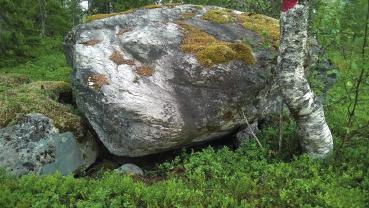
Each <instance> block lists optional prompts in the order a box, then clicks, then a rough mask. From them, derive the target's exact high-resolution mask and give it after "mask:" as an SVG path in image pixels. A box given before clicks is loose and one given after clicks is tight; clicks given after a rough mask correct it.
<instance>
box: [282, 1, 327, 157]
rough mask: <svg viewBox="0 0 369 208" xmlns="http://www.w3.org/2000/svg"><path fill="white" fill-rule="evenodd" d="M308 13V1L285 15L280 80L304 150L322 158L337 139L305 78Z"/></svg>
mask: <svg viewBox="0 0 369 208" xmlns="http://www.w3.org/2000/svg"><path fill="white" fill-rule="evenodd" d="M308 13H309V10H308V4H307V3H306V1H299V3H298V4H296V5H294V7H292V8H288V9H287V10H284V11H282V13H281V19H280V24H281V41H280V49H279V58H278V66H279V67H278V68H279V73H278V76H279V77H278V78H279V85H280V87H281V92H282V96H283V98H284V100H285V102H286V104H287V106H288V108H289V110H290V112H291V114H292V115H293V116H294V118H295V120H296V122H297V124H298V127H299V130H300V134H301V144H302V146H303V148H304V149H305V150H306V151H307V153H308V154H309V155H310V156H311V157H313V158H317V157H318V158H319V157H324V156H326V155H327V154H328V153H329V152H331V150H332V149H333V139H332V135H331V131H330V129H329V127H328V125H327V123H326V121H325V118H324V111H323V107H322V105H321V104H320V103H319V101H318V100H317V98H316V97H315V95H314V93H313V92H312V90H311V89H310V86H309V83H308V81H307V79H306V77H305V70H304V60H305V55H306V53H305V51H306V47H307V39H308V34H307V27H308Z"/></svg>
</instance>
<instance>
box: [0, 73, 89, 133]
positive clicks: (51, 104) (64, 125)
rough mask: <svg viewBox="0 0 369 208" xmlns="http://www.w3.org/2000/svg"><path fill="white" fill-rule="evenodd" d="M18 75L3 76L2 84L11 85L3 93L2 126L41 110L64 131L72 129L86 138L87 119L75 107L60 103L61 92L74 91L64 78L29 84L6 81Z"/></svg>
mask: <svg viewBox="0 0 369 208" xmlns="http://www.w3.org/2000/svg"><path fill="white" fill-rule="evenodd" d="M14 77H18V75H6V76H4V75H2V78H5V79H4V80H5V82H4V80H1V81H0V83H1V84H2V85H4V84H5V85H7V86H9V87H10V86H11V87H10V88H8V89H6V90H4V91H3V92H1V94H0V95H1V96H0V128H2V127H5V126H7V125H8V124H9V123H11V122H13V121H15V120H16V119H17V118H18V117H19V116H22V115H26V114H28V113H41V114H44V115H46V116H47V117H49V118H51V119H52V120H53V121H54V124H55V126H56V127H57V128H58V129H59V130H61V131H62V132H65V131H72V132H73V133H75V135H76V136H77V137H82V136H83V135H84V132H83V121H82V118H81V117H80V116H78V114H77V112H76V111H75V110H74V109H73V107H72V106H67V105H64V104H61V103H59V102H58V99H59V95H60V94H62V93H64V94H68V93H69V94H70V93H72V92H71V88H70V86H69V84H68V83H66V82H61V81H38V82H32V83H29V84H21V83H18V84H17V85H14V84H12V85H9V84H6V82H7V81H6V80H13V79H14Z"/></svg>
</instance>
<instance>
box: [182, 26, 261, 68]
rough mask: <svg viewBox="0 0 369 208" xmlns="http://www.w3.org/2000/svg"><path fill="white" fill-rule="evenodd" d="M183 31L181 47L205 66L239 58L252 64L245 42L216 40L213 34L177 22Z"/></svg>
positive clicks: (249, 50)
mask: <svg viewBox="0 0 369 208" xmlns="http://www.w3.org/2000/svg"><path fill="white" fill-rule="evenodd" d="M178 24H179V25H180V26H181V27H182V28H183V30H184V32H185V37H184V38H183V40H182V44H181V49H182V51H183V52H185V53H192V54H194V55H195V56H196V58H197V60H198V62H199V63H200V64H201V65H203V66H206V67H211V66H213V65H215V64H222V63H227V62H229V61H232V60H241V61H244V62H245V63H247V64H254V63H255V59H254V56H253V54H252V49H251V48H250V46H248V45H246V44H245V43H230V42H225V41H221V40H217V39H216V38H215V37H214V36H212V35H210V34H208V33H206V32H204V31H202V30H200V29H198V28H196V27H193V26H190V25H188V24H185V23H183V22H180V23H178Z"/></svg>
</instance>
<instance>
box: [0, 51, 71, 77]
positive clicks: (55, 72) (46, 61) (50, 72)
mask: <svg viewBox="0 0 369 208" xmlns="http://www.w3.org/2000/svg"><path fill="white" fill-rule="evenodd" d="M70 73H71V68H70V67H69V66H68V65H67V63H66V61H65V57H64V54H63V52H62V51H54V52H51V53H49V54H47V53H45V54H43V55H41V56H40V57H38V58H37V59H35V60H32V61H28V62H26V63H24V64H20V65H17V66H11V67H4V68H0V75H4V74H18V75H24V76H25V77H27V78H29V79H30V80H31V81H64V82H69V80H70Z"/></svg>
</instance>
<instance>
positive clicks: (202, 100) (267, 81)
mask: <svg viewBox="0 0 369 208" xmlns="http://www.w3.org/2000/svg"><path fill="white" fill-rule="evenodd" d="M101 18H102V19H101ZM89 20H92V21H91V22H88V23H86V24H82V25H79V26H77V27H75V28H74V29H73V30H72V31H71V32H70V33H69V34H68V36H67V37H66V38H65V43H64V47H65V50H66V57H67V60H68V62H69V63H70V64H71V66H72V67H73V76H72V84H73V91H74V95H75V98H76V102H77V105H78V107H79V109H80V110H81V112H83V113H84V115H85V116H86V117H87V119H88V121H89V122H90V124H91V125H92V127H93V128H94V130H95V131H96V133H97V135H98V137H99V139H100V140H101V141H102V142H103V144H104V145H105V146H106V147H107V149H108V150H109V151H110V152H111V153H113V154H115V155H119V156H131V157H136V156H144V155H148V154H153V153H157V152H162V151H165V150H169V149H173V148H178V147H181V146H183V145H188V144H192V143H195V142H201V141H207V140H212V139H216V138H219V137H224V136H226V135H229V134H233V133H235V132H236V131H238V130H239V129H240V128H242V127H244V126H245V123H246V122H245V118H247V119H248V120H249V122H250V123H253V122H254V121H256V120H258V119H260V118H262V117H263V115H265V114H267V113H269V112H270V111H271V110H273V109H276V106H277V103H278V100H277V99H276V94H277V92H276V87H275V84H274V71H275V67H276V63H277V55H278V54H277V47H278V44H279V43H278V40H279V26H278V21H277V20H275V19H272V18H269V17H266V16H263V15H258V14H252V13H250V14H248V13H241V12H238V11H232V10H227V9H222V8H219V7H200V6H193V5H179V6H172V5H171V6H162V7H156V6H155V7H151V8H143V9H138V10H135V11H129V12H123V13H117V14H107V15H95V16H92V17H90V18H89Z"/></svg>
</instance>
